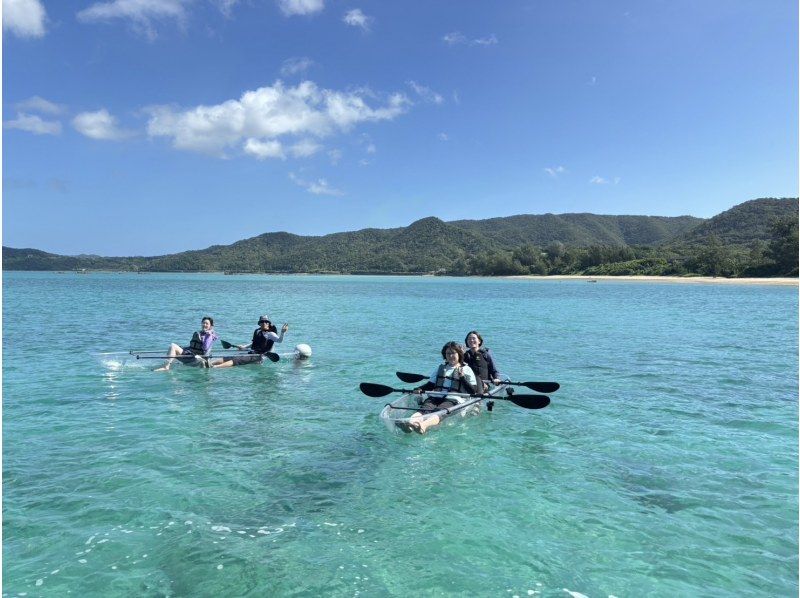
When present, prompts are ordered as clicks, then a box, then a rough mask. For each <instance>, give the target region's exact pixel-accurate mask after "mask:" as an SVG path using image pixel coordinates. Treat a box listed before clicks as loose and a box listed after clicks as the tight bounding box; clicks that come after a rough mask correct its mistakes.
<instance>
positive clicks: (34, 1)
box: [3, 0, 47, 38]
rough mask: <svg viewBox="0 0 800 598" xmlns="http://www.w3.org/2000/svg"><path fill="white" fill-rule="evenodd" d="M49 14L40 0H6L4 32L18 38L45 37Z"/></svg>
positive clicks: (4, 4) (4, 3)
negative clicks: (8, 32)
mask: <svg viewBox="0 0 800 598" xmlns="http://www.w3.org/2000/svg"><path fill="white" fill-rule="evenodd" d="M46 20H47V13H46V12H45V10H44V6H42V3H41V2H39V0H5V2H3V31H6V30H8V31H10V32H11V33H13V34H14V35H16V36H17V37H27V38H38V37H44V34H45V26H44V25H45V21H46Z"/></svg>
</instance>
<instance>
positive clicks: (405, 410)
mask: <svg viewBox="0 0 800 598" xmlns="http://www.w3.org/2000/svg"><path fill="white" fill-rule="evenodd" d="M506 389H511V387H509V386H507V385H505V384H499V385H498V386H492V387H491V388H490V389H489V392H487V393H486V394H483V395H468V394H460V393H453V392H446V391H428V392H424V393H422V394H414V393H408V394H404V395H402V396H401V397H400V398H398V399H395V400H394V401H392V402H391V403H388V404H387V405H386V406H385V407H384V408H383V409H382V410H381V414H380V418H381V421H382V422H383V423H384V424H385V425H386V427H387V428H389V429H390V430H395V431H396V430H399V427H398V424H401V425H402V423H403V422H409V421H411V416H412V415H414V414H415V413H417V412H419V411H420V405H422V403H423V402H424V401H425V399H427V398H429V397H436V398H442V397H450V398H451V399H456V400H458V401H459V403H458V404H457V405H453V406H452V407H447V408H443V409H436V410H431V411H428V412H423V413H422V419H428V418H431V417H433V416H434V415H438V416H439V419H440V420H442V421H443V420H445V419H446V418H448V417H453V416H459V417H466V416H468V415H477V414H479V413H480V412H481V410H482V408H483V407H482V405H483V403H484V401H491V399H492V397H494V396H496V395H499V394H500V393H502V392H503V391H505V390H506Z"/></svg>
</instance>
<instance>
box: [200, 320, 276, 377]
mask: <svg viewBox="0 0 800 598" xmlns="http://www.w3.org/2000/svg"><path fill="white" fill-rule="evenodd" d="M288 330H289V324H284V325H283V326H282V327H281V333H280V335H278V334H277V332H278V329H277V328H276V327H275V326H274V325H273V324H272V321H271V320H270V319H269V316H261V317H260V318H259V319H258V328H256V329H255V330H254V331H253V340H252V341H250V343H249V344H247V345H236V348H237V349H239V350H240V351H244V350H245V349H250V351H249V352H248V355H231V356H229V357H223V358H222V359H216V360H214V361H212V362H211V367H212V368H229V367H233V366H235V365H246V364H248V363H261V362H262V361H264V354H265V353H270V352H271V351H272V347H273V345H274V344H275V343H282V342H283V337H284V335H285V334H286V332H287V331H288Z"/></svg>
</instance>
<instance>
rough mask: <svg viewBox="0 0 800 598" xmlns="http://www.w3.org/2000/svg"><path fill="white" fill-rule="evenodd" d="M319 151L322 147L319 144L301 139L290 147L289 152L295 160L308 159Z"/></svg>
mask: <svg viewBox="0 0 800 598" xmlns="http://www.w3.org/2000/svg"><path fill="white" fill-rule="evenodd" d="M321 149H322V146H321V145H320V144H319V143H317V142H315V141H313V140H311V139H302V140H300V141H298V142H297V143H295V144H294V145H293V146H292V147H291V152H292V155H293V156H294V157H295V158H308V157H309V156H313V155H314V154H316V153H317V152H318V151H320V150H321Z"/></svg>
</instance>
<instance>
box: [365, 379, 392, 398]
mask: <svg viewBox="0 0 800 598" xmlns="http://www.w3.org/2000/svg"><path fill="white" fill-rule="evenodd" d="M358 387H359V388H360V389H361V392H363V393H364V394H365V395H367V396H368V397H385V396H386V395H388V394H391V393H392V392H394V389H393V388H392V387H391V386H384V385H383V384H373V383H372V382H362V383H361V384H359V385H358Z"/></svg>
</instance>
